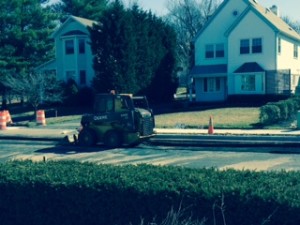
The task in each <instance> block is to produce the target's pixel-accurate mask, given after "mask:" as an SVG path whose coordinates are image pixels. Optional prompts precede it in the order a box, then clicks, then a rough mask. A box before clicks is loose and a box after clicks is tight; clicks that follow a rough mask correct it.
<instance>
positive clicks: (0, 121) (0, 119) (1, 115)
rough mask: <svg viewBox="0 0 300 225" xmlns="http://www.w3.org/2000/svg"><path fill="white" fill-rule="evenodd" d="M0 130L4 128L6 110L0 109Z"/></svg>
mask: <svg viewBox="0 0 300 225" xmlns="http://www.w3.org/2000/svg"><path fill="white" fill-rule="evenodd" d="M0 130H6V112H5V111H0Z"/></svg>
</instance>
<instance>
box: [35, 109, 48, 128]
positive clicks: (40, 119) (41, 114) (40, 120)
mask: <svg viewBox="0 0 300 225" xmlns="http://www.w3.org/2000/svg"><path fill="white" fill-rule="evenodd" d="M36 124H37V125H42V126H46V117H45V111H44V110H38V111H36Z"/></svg>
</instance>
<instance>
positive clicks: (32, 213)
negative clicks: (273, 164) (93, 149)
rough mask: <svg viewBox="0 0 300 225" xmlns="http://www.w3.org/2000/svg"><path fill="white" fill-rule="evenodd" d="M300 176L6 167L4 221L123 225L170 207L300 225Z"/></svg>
mask: <svg viewBox="0 0 300 225" xmlns="http://www.w3.org/2000/svg"><path fill="white" fill-rule="evenodd" d="M299 190H300V173H299V172H285V171H281V172H251V171H235V170H225V171H219V170H217V169H213V168H211V169H187V168H181V167H157V166H150V165H138V166H133V165H127V166H113V165H95V164H91V163H79V162H69V161H61V162H51V161H49V162H42V163H34V162H31V161H23V162H16V161H15V162H8V163H4V164H1V165H0V193H1V194H0V218H1V223H2V224H6V225H10V224H14V225H16V224H31V225H36V224H39V225H40V224H43V225H48V224H49V225H50V224H51V225H53V224H55V225H60V224H61V225H62V224H63V225H77V224H78V225H79V224H80V225H81V224H82V225H83V224H84V225H86V224H89V225H93V224H95V225H96V224H97V225H102V224H105V225H123V224H124V225H125V224H130V223H131V224H133V225H138V224H140V221H141V218H143V220H144V221H145V222H146V223H145V224H147V223H148V222H151V221H153V218H155V220H156V221H162V220H163V219H164V218H165V216H166V215H167V213H168V212H169V211H170V209H172V208H175V209H176V208H179V207H180V208H181V209H184V210H182V212H183V213H184V214H185V215H183V216H186V218H192V219H195V220H196V219H197V218H198V219H199V220H202V219H203V218H206V223H205V224H214V221H222V220H223V218H226V222H227V224H239V225H249V224H263V222H264V221H265V220H266V219H268V220H269V222H268V224H270V225H272V224H274V225H275V224H276V225H278V224H289V225H298V224H300V195H299V193H300V192H299Z"/></svg>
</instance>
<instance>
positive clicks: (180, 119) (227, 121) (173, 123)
mask: <svg viewBox="0 0 300 225" xmlns="http://www.w3.org/2000/svg"><path fill="white" fill-rule="evenodd" d="M259 112H260V111H259V107H246V108H237V107H228V108H219V109H210V110H201V111H193V112H178V113H168V114H161V115H155V123H156V127H157V128H175V127H178V126H181V127H182V125H183V127H184V128H207V127H208V125H209V119H210V116H212V118H213V125H214V127H215V128H229V129H230V128H232V129H233V128H236V129H251V128H254V126H255V124H258V123H259ZM19 115H20V114H19ZM24 115H32V116H33V112H29V113H28V114H26V113H23V114H22V116H24ZM13 116H14V115H13ZM15 116H16V115H15ZM81 116H82V114H77V115H68V116H58V117H46V121H47V124H56V123H64V122H71V121H80V119H81ZM24 123H27V126H35V121H34V120H33V121H24ZM25 125H26V124H25Z"/></svg>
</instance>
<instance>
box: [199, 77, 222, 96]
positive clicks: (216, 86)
mask: <svg viewBox="0 0 300 225" xmlns="http://www.w3.org/2000/svg"><path fill="white" fill-rule="evenodd" d="M220 91H221V77H205V78H204V79H203V92H204V93H216V92H220Z"/></svg>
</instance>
